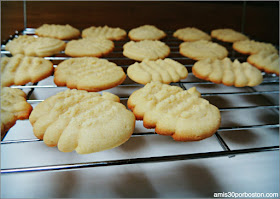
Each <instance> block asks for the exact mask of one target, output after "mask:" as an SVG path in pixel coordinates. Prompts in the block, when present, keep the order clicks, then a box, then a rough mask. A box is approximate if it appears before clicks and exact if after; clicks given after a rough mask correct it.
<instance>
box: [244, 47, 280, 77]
mask: <svg viewBox="0 0 280 199" xmlns="http://www.w3.org/2000/svg"><path fill="white" fill-rule="evenodd" d="M247 62H249V63H250V64H252V65H253V66H255V67H257V68H258V69H260V70H263V71H265V72H266V73H275V74H277V75H279V54H278V53H276V52H269V51H265V50H264V51H260V52H259V53H257V54H253V55H250V56H249V57H248V59H247Z"/></svg>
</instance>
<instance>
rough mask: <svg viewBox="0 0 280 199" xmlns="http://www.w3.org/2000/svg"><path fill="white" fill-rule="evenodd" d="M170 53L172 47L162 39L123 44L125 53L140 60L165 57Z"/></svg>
mask: <svg viewBox="0 0 280 199" xmlns="http://www.w3.org/2000/svg"><path fill="white" fill-rule="evenodd" d="M169 53H170V48H169V47H168V46H167V45H166V44H165V43H163V42H161V41H151V40H143V41H139V42H135V41H130V42H128V43H126V44H125V45H124V46H123V55H124V56H126V57H128V58H131V59H134V60H138V61H143V60H144V59H149V60H157V59H163V58H165V57H167V56H168V55H169Z"/></svg>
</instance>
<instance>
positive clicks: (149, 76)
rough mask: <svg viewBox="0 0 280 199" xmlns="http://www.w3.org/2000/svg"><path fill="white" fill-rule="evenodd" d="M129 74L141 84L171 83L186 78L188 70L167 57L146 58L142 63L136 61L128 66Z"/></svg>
mask: <svg viewBox="0 0 280 199" xmlns="http://www.w3.org/2000/svg"><path fill="white" fill-rule="evenodd" d="M127 75H128V76H129V77H130V79H132V80H133V81H135V82H137V83H140V84H147V83H149V82H151V81H159V82H162V83H165V84H169V83H171V82H178V81H180V79H184V78H186V77H187V76H188V70H187V69H186V67H185V66H184V65H182V64H180V63H179V62H177V61H174V60H172V59H169V58H166V59H164V60H162V59H158V60H156V61H151V60H144V61H142V62H141V63H138V62H135V63H134V64H132V65H130V66H129V67H128V69H127Z"/></svg>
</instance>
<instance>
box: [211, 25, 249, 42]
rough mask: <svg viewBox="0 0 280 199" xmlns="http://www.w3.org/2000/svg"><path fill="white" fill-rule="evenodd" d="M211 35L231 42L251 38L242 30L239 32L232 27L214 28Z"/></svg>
mask: <svg viewBox="0 0 280 199" xmlns="http://www.w3.org/2000/svg"><path fill="white" fill-rule="evenodd" d="M211 37H213V38H215V39H218V40H221V41H224V42H231V43H233V42H236V41H243V40H248V39H249V38H248V37H247V36H246V35H244V34H242V33H241V32H237V31H235V30H233V29H230V28H224V29H216V30H212V31H211Z"/></svg>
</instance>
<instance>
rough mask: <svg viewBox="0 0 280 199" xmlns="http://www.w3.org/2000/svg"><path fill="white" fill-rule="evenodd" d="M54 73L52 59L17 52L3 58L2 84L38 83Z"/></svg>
mask: <svg viewBox="0 0 280 199" xmlns="http://www.w3.org/2000/svg"><path fill="white" fill-rule="evenodd" d="M52 74H53V64H52V62H51V61H49V60H46V59H44V58H41V57H29V56H24V55H21V54H17V55H15V56H13V57H2V58H1V86H2V87H3V86H11V85H24V84H27V83H29V82H32V83H36V82H38V81H40V80H42V79H45V78H46V77H49V76H50V75H52Z"/></svg>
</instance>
